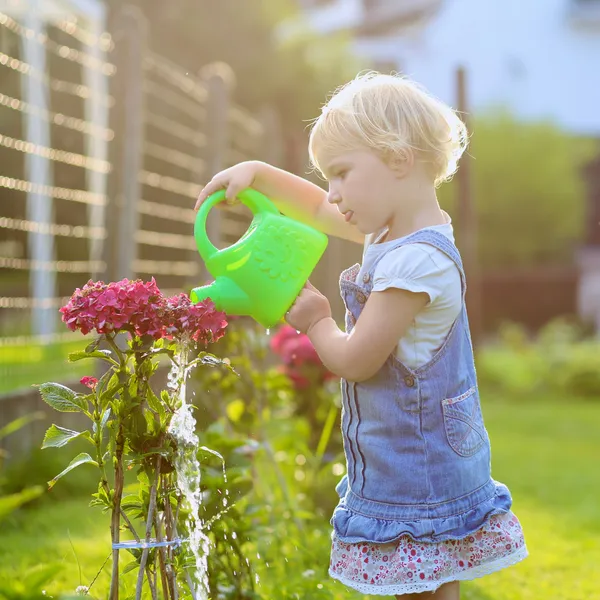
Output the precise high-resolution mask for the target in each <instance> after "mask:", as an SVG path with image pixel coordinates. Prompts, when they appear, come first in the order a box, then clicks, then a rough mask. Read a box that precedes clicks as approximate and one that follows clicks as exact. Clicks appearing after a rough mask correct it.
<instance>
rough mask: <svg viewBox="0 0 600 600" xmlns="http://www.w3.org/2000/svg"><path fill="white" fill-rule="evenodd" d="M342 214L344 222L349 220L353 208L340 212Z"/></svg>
mask: <svg viewBox="0 0 600 600" xmlns="http://www.w3.org/2000/svg"><path fill="white" fill-rule="evenodd" d="M342 214H343V215H344V219H346V223H349V222H350V219H351V218H352V217H353V216H354V211H353V210H347V211H346V212H344V213H342Z"/></svg>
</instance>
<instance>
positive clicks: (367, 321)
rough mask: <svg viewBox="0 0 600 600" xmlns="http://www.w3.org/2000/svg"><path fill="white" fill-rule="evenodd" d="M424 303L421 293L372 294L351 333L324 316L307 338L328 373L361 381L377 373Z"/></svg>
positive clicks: (400, 291) (389, 290)
mask: <svg viewBox="0 0 600 600" xmlns="http://www.w3.org/2000/svg"><path fill="white" fill-rule="evenodd" d="M302 293H304V291H303V292H302ZM428 300H429V296H428V295H427V294H425V293H422V292H419V293H414V292H409V291H407V290H401V289H396V288H390V289H387V290H385V291H383V292H373V293H371V295H370V296H369V299H368V300H367V303H366V304H365V307H364V309H363V311H362V313H361V315H360V317H359V318H358V320H357V321H356V325H355V326H354V329H353V330H352V331H351V333H349V334H346V333H344V332H343V331H341V330H340V329H339V327H338V326H337V325H336V323H335V321H334V320H333V319H332V318H331V317H330V316H325V317H322V318H320V319H319V318H316V319H315V320H314V324H313V325H311V326H310V327H309V328H308V331H307V334H308V337H309V338H310V340H311V342H312V343H313V346H314V347H315V350H316V351H317V354H318V355H319V357H320V358H321V360H322V361H323V364H324V365H325V366H326V367H327V368H328V369H329V370H330V371H332V372H333V373H335V374H336V375H338V376H339V377H342V378H343V379H348V380H349V381H365V380H366V379H369V378H370V377H372V376H373V375H375V373H377V371H379V369H381V367H382V366H383V364H384V363H385V361H386V360H387V359H388V357H389V356H390V355H391V354H392V353H393V352H394V350H395V348H396V346H397V345H398V340H400V339H401V338H402V337H403V336H404V335H405V333H406V331H407V330H408V328H409V327H410V325H411V323H412V322H413V320H414V318H415V316H416V315H417V313H418V312H419V311H420V310H422V309H423V308H424V307H425V305H426V304H427V302H428ZM313 306H314V305H313Z"/></svg>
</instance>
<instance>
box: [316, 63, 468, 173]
mask: <svg viewBox="0 0 600 600" xmlns="http://www.w3.org/2000/svg"><path fill="white" fill-rule="evenodd" d="M467 144H468V134H467V129H466V127H465V124H464V123H463V122H462V121H461V120H460V119H459V117H458V116H457V114H456V113H455V111H454V110H453V109H452V108H450V107H449V106H447V105H446V104H444V103H443V102H441V101H440V100H438V99H436V98H434V97H433V96H431V95H430V94H429V93H428V92H427V91H425V90H424V89H423V88H422V87H421V86H419V85H418V84H417V83H415V82H413V81H410V80H409V79H406V78H404V77H401V76H399V75H383V74H381V73H377V72H373V71H370V72H368V73H365V74H362V75H359V76H357V77H356V78H355V79H354V80H352V81H350V82H349V83H347V84H346V85H344V86H342V87H340V88H339V89H338V90H337V91H336V92H335V93H334V95H333V96H332V97H331V98H330V100H329V101H328V102H327V104H326V105H325V106H324V107H323V109H322V113H321V115H320V116H319V117H318V118H317V119H316V120H315V121H314V122H313V126H312V129H311V133H310V141H309V155H310V160H311V163H312V164H313V166H314V167H315V168H316V169H318V170H319V171H320V172H321V173H323V161H322V159H323V157H326V156H329V157H334V156H336V155H338V154H339V153H340V152H344V151H350V150H353V149H358V148H366V149H370V150H373V151H375V152H377V153H378V154H379V155H380V157H381V158H382V159H384V160H386V161H389V160H390V159H393V158H405V157H406V156H407V153H408V151H412V152H414V154H415V158H416V159H417V160H421V161H423V162H424V163H426V165H427V167H428V169H429V172H430V173H431V175H432V177H433V180H434V183H435V185H439V184H440V183H442V182H443V181H446V180H448V179H449V178H450V177H451V176H452V175H453V174H454V173H455V171H456V169H457V168H458V161H459V159H460V157H461V156H462V153H463V152H464V150H465V148H466V147H467ZM319 157H321V159H320V158H319Z"/></svg>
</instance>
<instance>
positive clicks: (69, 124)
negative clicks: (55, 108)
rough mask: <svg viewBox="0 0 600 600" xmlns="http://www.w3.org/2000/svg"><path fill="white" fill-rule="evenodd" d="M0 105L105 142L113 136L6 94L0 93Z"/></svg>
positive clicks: (105, 131)
mask: <svg viewBox="0 0 600 600" xmlns="http://www.w3.org/2000/svg"><path fill="white" fill-rule="evenodd" d="M0 104H1V105H2V106H6V107H7V108H11V109H12V110H16V111H19V112H22V113H25V114H31V115H36V116H39V117H41V118H42V119H44V120H45V121H47V122H48V123H53V124H54V125H58V126H59V127H65V128H67V129H73V130H75V131H79V132H81V133H85V134H87V135H97V136H98V137H100V138H102V139H104V140H106V141H107V142H110V141H111V140H112V139H113V138H114V135H115V134H114V131H113V130H112V129H107V128H106V127H99V126H98V125H94V123H90V122H89V121H85V120H84V119H78V118H77V117H69V116H67V115H63V114H62V113H55V112H52V111H49V110H46V109H42V108H39V107H37V106H32V105H31V104H28V103H27V102H23V100H19V99H18V98H13V97H11V96H7V95H6V94H2V93H0Z"/></svg>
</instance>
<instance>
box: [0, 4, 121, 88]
mask: <svg viewBox="0 0 600 600" xmlns="http://www.w3.org/2000/svg"><path fill="white" fill-rule="evenodd" d="M0 25H1V26H4V27H6V28H7V29H9V30H10V31H12V32H13V33H16V34H17V35H20V36H22V37H26V38H28V39H32V40H35V41H36V42H37V43H38V44H41V45H42V46H44V47H45V48H46V49H47V50H49V51H50V52H52V53H53V54H56V56H59V57H60V58H64V59H65V60H69V61H71V62H76V63H77V64H80V65H82V66H84V67H87V68H89V69H94V70H97V71H99V72H100V73H102V75H106V76H108V77H111V76H112V75H114V74H115V72H116V68H115V66H114V65H113V64H111V63H109V62H106V61H103V60H101V59H99V58H97V57H95V56H92V55H91V54H88V53H86V52H82V51H81V50H76V49H75V48H71V47H70V46H66V45H64V44H59V43H58V42H55V41H54V40H51V39H50V38H49V37H48V35H47V34H46V33H39V32H38V33H36V32H35V31H34V30H33V29H29V28H28V27H25V26H24V25H21V24H20V23H17V22H16V21H15V20H14V19H12V18H11V17H9V16H8V15H7V14H5V13H2V12H0Z"/></svg>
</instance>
